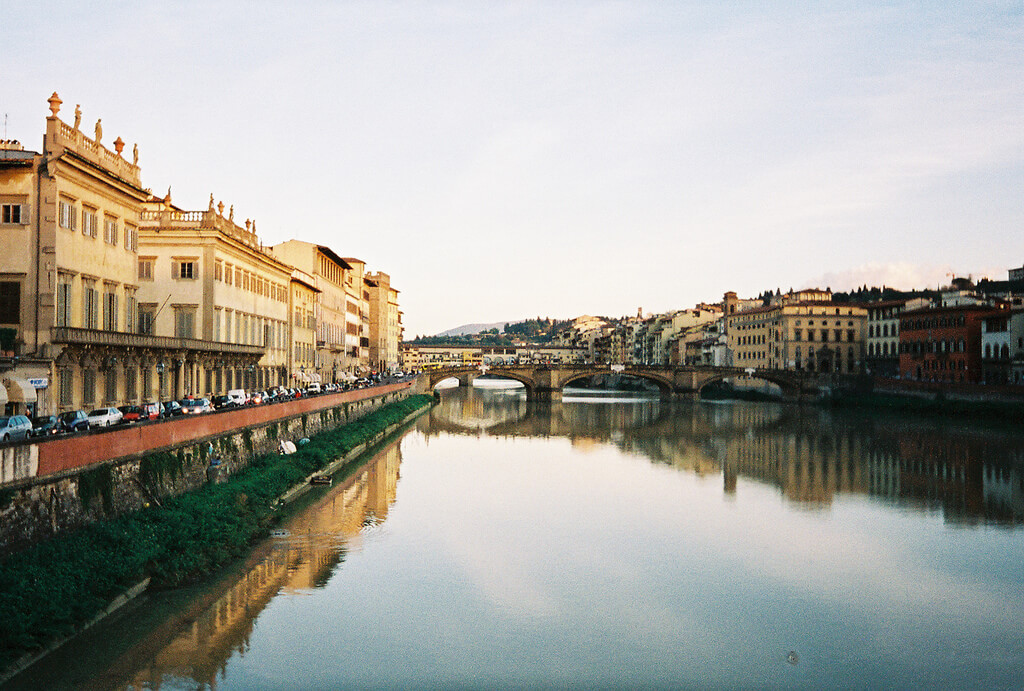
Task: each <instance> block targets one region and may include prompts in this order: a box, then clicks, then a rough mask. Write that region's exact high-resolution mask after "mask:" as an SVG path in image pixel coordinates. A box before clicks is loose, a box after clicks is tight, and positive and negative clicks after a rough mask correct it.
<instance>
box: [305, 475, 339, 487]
mask: <svg viewBox="0 0 1024 691" xmlns="http://www.w3.org/2000/svg"><path fill="white" fill-rule="evenodd" d="M333 481H334V478H332V477H331V476H330V475H314V476H313V477H311V478H310V479H309V484H311V485H329V484H331V483H332V482H333Z"/></svg>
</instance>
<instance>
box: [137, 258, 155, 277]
mask: <svg viewBox="0 0 1024 691" xmlns="http://www.w3.org/2000/svg"><path fill="white" fill-rule="evenodd" d="M155 262H156V259H155V258H154V257H139V280H140V281H152V280H153V264H154V263H155Z"/></svg>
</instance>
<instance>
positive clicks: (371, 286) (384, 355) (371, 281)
mask: <svg viewBox="0 0 1024 691" xmlns="http://www.w3.org/2000/svg"><path fill="white" fill-rule="evenodd" d="M363 280H364V282H365V284H366V287H367V290H368V292H369V307H370V352H369V358H370V366H371V367H372V368H374V369H376V370H377V371H378V372H385V371H389V370H392V371H393V370H396V369H399V367H400V365H401V362H400V361H399V355H398V350H399V348H400V346H401V344H402V313H401V311H400V310H399V309H398V291H397V290H395V288H393V287H392V286H391V277H390V276H388V275H387V274H386V273H384V272H383V271H378V272H377V273H369V274H366V276H364V278H363Z"/></svg>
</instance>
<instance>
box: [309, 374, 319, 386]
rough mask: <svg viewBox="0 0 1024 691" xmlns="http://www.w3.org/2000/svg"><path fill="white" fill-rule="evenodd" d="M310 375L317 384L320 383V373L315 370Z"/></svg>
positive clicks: (311, 379)
mask: <svg viewBox="0 0 1024 691" xmlns="http://www.w3.org/2000/svg"><path fill="white" fill-rule="evenodd" d="M309 377H310V381H312V382H316V383H317V384H319V383H320V375H319V373H317V372H314V373H313V374H311V375H309Z"/></svg>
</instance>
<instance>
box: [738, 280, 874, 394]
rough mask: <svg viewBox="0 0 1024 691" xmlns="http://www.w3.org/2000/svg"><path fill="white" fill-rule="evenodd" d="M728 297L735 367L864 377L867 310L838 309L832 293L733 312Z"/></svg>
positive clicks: (791, 297) (796, 296)
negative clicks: (851, 374) (859, 373)
mask: <svg viewBox="0 0 1024 691" xmlns="http://www.w3.org/2000/svg"><path fill="white" fill-rule="evenodd" d="M734 295H735V294H733V296H734ZM728 296H729V294H727V298H726V305H725V312H726V314H725V325H726V337H727V343H728V348H729V351H730V353H731V354H732V362H731V363H730V364H731V365H733V366H735V367H751V368H755V369H788V370H806V371H812V372H838V373H844V374H849V373H854V372H859V371H861V369H862V367H863V364H864V340H865V331H866V328H865V324H866V322H867V310H866V309H864V308H863V307H861V306H858V305H850V304H837V303H834V302H832V300H831V293H829V292H828V291H818V290H815V291H798V292H794V293H788V294H786V295H781V296H776V297H775V298H773V299H772V300H771V301H770V304H768V305H766V306H760V307H756V308H753V309H746V310H737V311H731V310H730V304H729V302H730V301H729V299H728Z"/></svg>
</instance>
